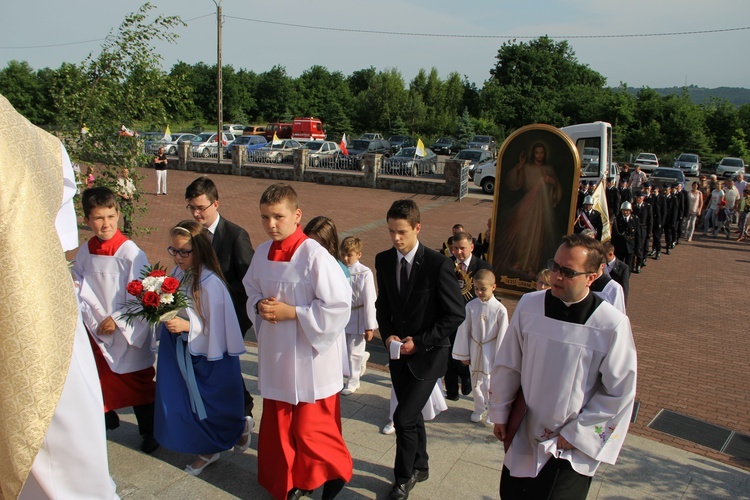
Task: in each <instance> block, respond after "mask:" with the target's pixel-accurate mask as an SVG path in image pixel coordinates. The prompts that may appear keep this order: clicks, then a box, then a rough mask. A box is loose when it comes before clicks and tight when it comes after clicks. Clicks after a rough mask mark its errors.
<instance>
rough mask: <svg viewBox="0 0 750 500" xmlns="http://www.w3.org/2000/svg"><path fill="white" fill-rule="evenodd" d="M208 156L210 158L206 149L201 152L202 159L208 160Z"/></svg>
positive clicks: (209, 153)
mask: <svg viewBox="0 0 750 500" xmlns="http://www.w3.org/2000/svg"><path fill="white" fill-rule="evenodd" d="M209 156H211V152H210V151H209V150H208V149H204V150H203V151H201V157H202V158H208V157H209Z"/></svg>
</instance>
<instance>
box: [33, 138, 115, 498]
mask: <svg viewBox="0 0 750 500" xmlns="http://www.w3.org/2000/svg"><path fill="white" fill-rule="evenodd" d="M62 158H63V176H64V184H65V186H64V190H63V200H62V204H61V207H60V212H59V213H58V214H57V220H56V222H55V226H56V228H57V232H58V235H59V236H60V242H61V243H62V246H63V249H64V250H72V249H74V248H76V247H77V246H78V225H77V221H76V217H75V208H74V205H73V195H75V194H76V187H75V175H74V173H73V168H72V166H71V164H70V158H69V157H68V154H67V152H66V151H65V148H64V147H63V156H62ZM71 214H72V215H71ZM87 335H88V334H87V333H86V330H85V329H84V327H83V322H82V321H81V317H80V315H79V317H78V323H77V325H76V333H75V340H74V344H73V356H72V358H71V360H70V369H69V370H68V376H67V379H66V380H65V386H64V388H63V392H62V395H61V396H60V401H59V402H58V404H57V408H55V413H54V415H53V416H52V421H51V422H50V425H49V427H48V428H47V434H46V435H45V437H44V441H43V442H42V447H41V448H40V449H39V453H38V454H37V456H36V459H35V460H34V465H33V466H32V467H31V472H30V473H29V476H28V478H27V479H26V483H24V486H23V489H22V490H21V495H20V497H19V498H21V499H29V500H38V499H41V498H100V499H117V498H119V496H117V493H116V487H115V483H114V481H112V478H111V477H110V475H109V463H108V461H107V436H106V434H105V430H104V419H103V418H102V408H104V401H103V400H102V390H101V387H100V386H99V375H98V373H97V371H96V363H95V362H94V355H93V353H92V352H91V346H90V345H89V341H88V339H87Z"/></svg>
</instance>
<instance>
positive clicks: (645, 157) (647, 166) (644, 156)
mask: <svg viewBox="0 0 750 500" xmlns="http://www.w3.org/2000/svg"><path fill="white" fill-rule="evenodd" d="M633 166H635V167H641V170H643V171H644V172H653V171H654V169H657V168H659V157H657V156H656V155H655V154H654V153H639V154H638V156H637V157H636V158H635V164H634V165H633Z"/></svg>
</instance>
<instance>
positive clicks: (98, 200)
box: [73, 187, 159, 453]
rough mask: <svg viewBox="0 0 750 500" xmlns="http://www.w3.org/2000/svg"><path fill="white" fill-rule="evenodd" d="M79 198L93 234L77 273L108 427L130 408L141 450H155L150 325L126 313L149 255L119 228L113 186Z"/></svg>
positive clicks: (79, 259) (116, 423)
mask: <svg viewBox="0 0 750 500" xmlns="http://www.w3.org/2000/svg"><path fill="white" fill-rule="evenodd" d="M81 202H82V204H83V213H84V221H85V222H86V224H88V226H89V227H90V228H91V230H92V231H93V233H94V237H92V238H91V239H90V240H89V241H88V242H87V243H85V244H83V245H81V247H79V249H78V254H77V255H76V259H75V265H74V266H73V276H74V279H75V281H76V283H77V285H78V295H79V299H80V304H81V314H82V316H83V322H84V324H85V325H86V329H87V330H88V333H89V341H90V342H91V347H92V348H93V350H94V359H95V360H96V368H97V371H98V372H99V380H100V382H101V386H102V395H103V397H104V412H105V415H104V417H105V422H106V426H107V429H116V428H117V427H119V425H120V420H119V417H118V416H117V413H115V410H116V409H118V408H125V407H128V406H132V407H133V412H134V413H135V417H136V419H137V420H138V431H139V433H140V435H141V437H142V442H141V447H140V448H141V450H142V451H144V452H146V453H151V452H153V451H154V450H156V449H157V448H158V447H159V444H158V443H157V442H156V441H155V440H154V436H153V431H154V394H155V387H156V386H155V384H154V375H155V371H154V360H155V356H154V353H153V352H152V351H151V341H150V328H149V326H148V323H146V322H145V321H142V320H140V319H135V320H133V321H130V322H128V321H127V320H126V318H125V317H123V316H122V314H123V313H125V312H126V302H127V301H128V290H127V286H128V283H130V282H131V281H133V280H136V279H138V278H140V274H141V271H142V270H143V269H144V268H145V267H147V266H148V259H147V258H146V254H145V253H144V252H143V251H142V250H141V249H140V248H138V246H137V245H136V244H135V243H133V242H132V241H131V240H129V239H128V238H127V237H126V236H124V235H123V234H122V233H121V232H120V230H119V229H118V228H117V223H118V221H119V219H120V211H119V209H118V206H117V197H116V195H115V193H114V192H112V190H110V189H109V188H106V187H95V188H89V189H86V190H85V191H84V192H83V194H82V196H81ZM131 292H132V290H131ZM147 293H148V292H147ZM157 298H158V295H157Z"/></svg>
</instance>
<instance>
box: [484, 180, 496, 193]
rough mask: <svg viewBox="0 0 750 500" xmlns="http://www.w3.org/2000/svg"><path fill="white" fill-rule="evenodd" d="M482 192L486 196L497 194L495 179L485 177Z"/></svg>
mask: <svg viewBox="0 0 750 500" xmlns="http://www.w3.org/2000/svg"><path fill="white" fill-rule="evenodd" d="M482 191H484V192H485V194H495V178H494V177H485V178H484V179H482Z"/></svg>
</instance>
